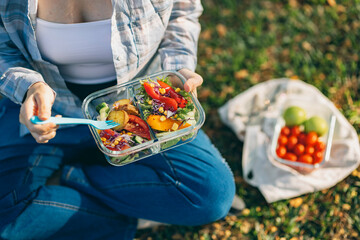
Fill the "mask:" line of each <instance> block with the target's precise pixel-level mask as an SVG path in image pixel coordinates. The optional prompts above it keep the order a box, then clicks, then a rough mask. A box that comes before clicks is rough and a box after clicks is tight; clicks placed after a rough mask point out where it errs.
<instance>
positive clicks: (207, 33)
mask: <svg viewBox="0 0 360 240" xmlns="http://www.w3.org/2000/svg"><path fill="white" fill-rule="evenodd" d="M200 38H201V39H204V40H209V39H211V31H210V30H209V29H206V30H204V31H202V32H201V34H200Z"/></svg>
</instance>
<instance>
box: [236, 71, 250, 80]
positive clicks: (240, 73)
mask: <svg viewBox="0 0 360 240" xmlns="http://www.w3.org/2000/svg"><path fill="white" fill-rule="evenodd" d="M234 75H235V76H234V77H235V79H236V80H241V79H244V78H246V77H247V76H249V72H248V70H246V69H241V70H240V71H237V72H235V74H234Z"/></svg>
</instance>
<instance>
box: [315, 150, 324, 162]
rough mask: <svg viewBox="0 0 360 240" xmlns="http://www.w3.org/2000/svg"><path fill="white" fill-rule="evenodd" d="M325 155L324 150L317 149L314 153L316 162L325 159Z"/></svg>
mask: <svg viewBox="0 0 360 240" xmlns="http://www.w3.org/2000/svg"><path fill="white" fill-rule="evenodd" d="M323 157H324V152H323V151H316V152H315V153H314V154H313V158H314V164H315V163H319V162H321V161H322V159H323Z"/></svg>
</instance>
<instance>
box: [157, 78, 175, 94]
mask: <svg viewBox="0 0 360 240" xmlns="http://www.w3.org/2000/svg"><path fill="white" fill-rule="evenodd" d="M157 82H158V84H160V87H162V88H164V89H165V92H169V91H170V90H171V89H172V90H174V89H173V88H172V87H170V86H169V85H168V84H166V83H164V82H163V81H160V80H157Z"/></svg>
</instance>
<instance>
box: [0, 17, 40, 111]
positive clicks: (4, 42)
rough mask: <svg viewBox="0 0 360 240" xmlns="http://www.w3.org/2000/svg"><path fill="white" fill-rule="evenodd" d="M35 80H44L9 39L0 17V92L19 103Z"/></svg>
mask: <svg viewBox="0 0 360 240" xmlns="http://www.w3.org/2000/svg"><path fill="white" fill-rule="evenodd" d="M37 82H45V81H44V79H43V77H42V76H41V74H40V73H38V72H36V71H34V70H32V67H31V65H30V64H29V62H27V61H26V60H25V58H24V56H23V55H22V54H21V52H20V50H19V49H18V48H17V47H16V46H15V44H14V43H13V42H12V41H11V39H10V37H9V35H8V33H7V31H6V29H5V27H4V24H3V21H2V20H1V18H0V93H1V94H2V95H4V96H5V97H7V98H9V99H10V100H11V101H13V102H15V103H17V104H21V103H22V101H23V99H24V96H25V95H26V92H27V90H28V89H29V87H30V86H31V85H33V84H34V83H37Z"/></svg>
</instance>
